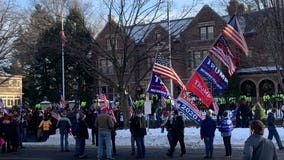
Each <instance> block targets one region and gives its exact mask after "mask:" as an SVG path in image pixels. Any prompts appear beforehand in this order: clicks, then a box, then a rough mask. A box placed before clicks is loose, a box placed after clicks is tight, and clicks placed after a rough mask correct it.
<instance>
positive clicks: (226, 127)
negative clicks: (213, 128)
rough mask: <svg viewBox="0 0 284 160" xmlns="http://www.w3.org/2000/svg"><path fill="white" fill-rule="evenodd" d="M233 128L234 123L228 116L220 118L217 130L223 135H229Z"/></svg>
mask: <svg viewBox="0 0 284 160" xmlns="http://www.w3.org/2000/svg"><path fill="white" fill-rule="evenodd" d="M233 129H234V125H233V122H232V120H231V119H230V118H229V117H225V118H223V119H222V120H221V122H220V124H219V131H220V132H221V135H222V136H223V137H226V136H231V134H232V131H233Z"/></svg>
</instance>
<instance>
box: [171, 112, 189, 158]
mask: <svg viewBox="0 0 284 160" xmlns="http://www.w3.org/2000/svg"><path fill="white" fill-rule="evenodd" d="M172 138H173V141H172V143H171V148H170V150H169V151H168V153H167V155H168V156H173V152H174V150H175V147H176V145H177V142H179V144H180V148H181V153H180V157H182V156H183V155H184V154H185V144H184V121H183V118H182V116H180V115H179V114H178V111H177V110H174V113H173V122H172Z"/></svg>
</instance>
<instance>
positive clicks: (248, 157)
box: [243, 134, 278, 160]
mask: <svg viewBox="0 0 284 160" xmlns="http://www.w3.org/2000/svg"><path fill="white" fill-rule="evenodd" d="M261 140H264V142H263V143H262V144H260V141H261ZM259 144H260V146H259V147H258V145H259ZM257 147H258V149H256V148H257ZM254 150H256V151H255V154H254V155H253V152H254ZM277 159H278V158H277V152H276V148H275V146H274V144H273V143H272V141H271V140H268V139H266V138H263V137H262V136H261V135H257V134H252V135H250V136H249V138H248V139H247V140H246V141H245V145H244V150H243V160H277Z"/></svg>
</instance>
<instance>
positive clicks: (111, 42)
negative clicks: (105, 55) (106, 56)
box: [107, 35, 117, 51]
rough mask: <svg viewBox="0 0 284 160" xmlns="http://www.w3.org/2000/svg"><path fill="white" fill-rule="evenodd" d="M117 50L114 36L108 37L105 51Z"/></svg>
mask: <svg viewBox="0 0 284 160" xmlns="http://www.w3.org/2000/svg"><path fill="white" fill-rule="evenodd" d="M112 49H117V39H116V36H115V35H110V36H109V37H108V38H107V50H108V51H110V50H112Z"/></svg>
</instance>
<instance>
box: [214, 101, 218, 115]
mask: <svg viewBox="0 0 284 160" xmlns="http://www.w3.org/2000/svg"><path fill="white" fill-rule="evenodd" d="M213 108H214V111H215V114H216V115H218V112H219V105H218V103H216V102H213Z"/></svg>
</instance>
